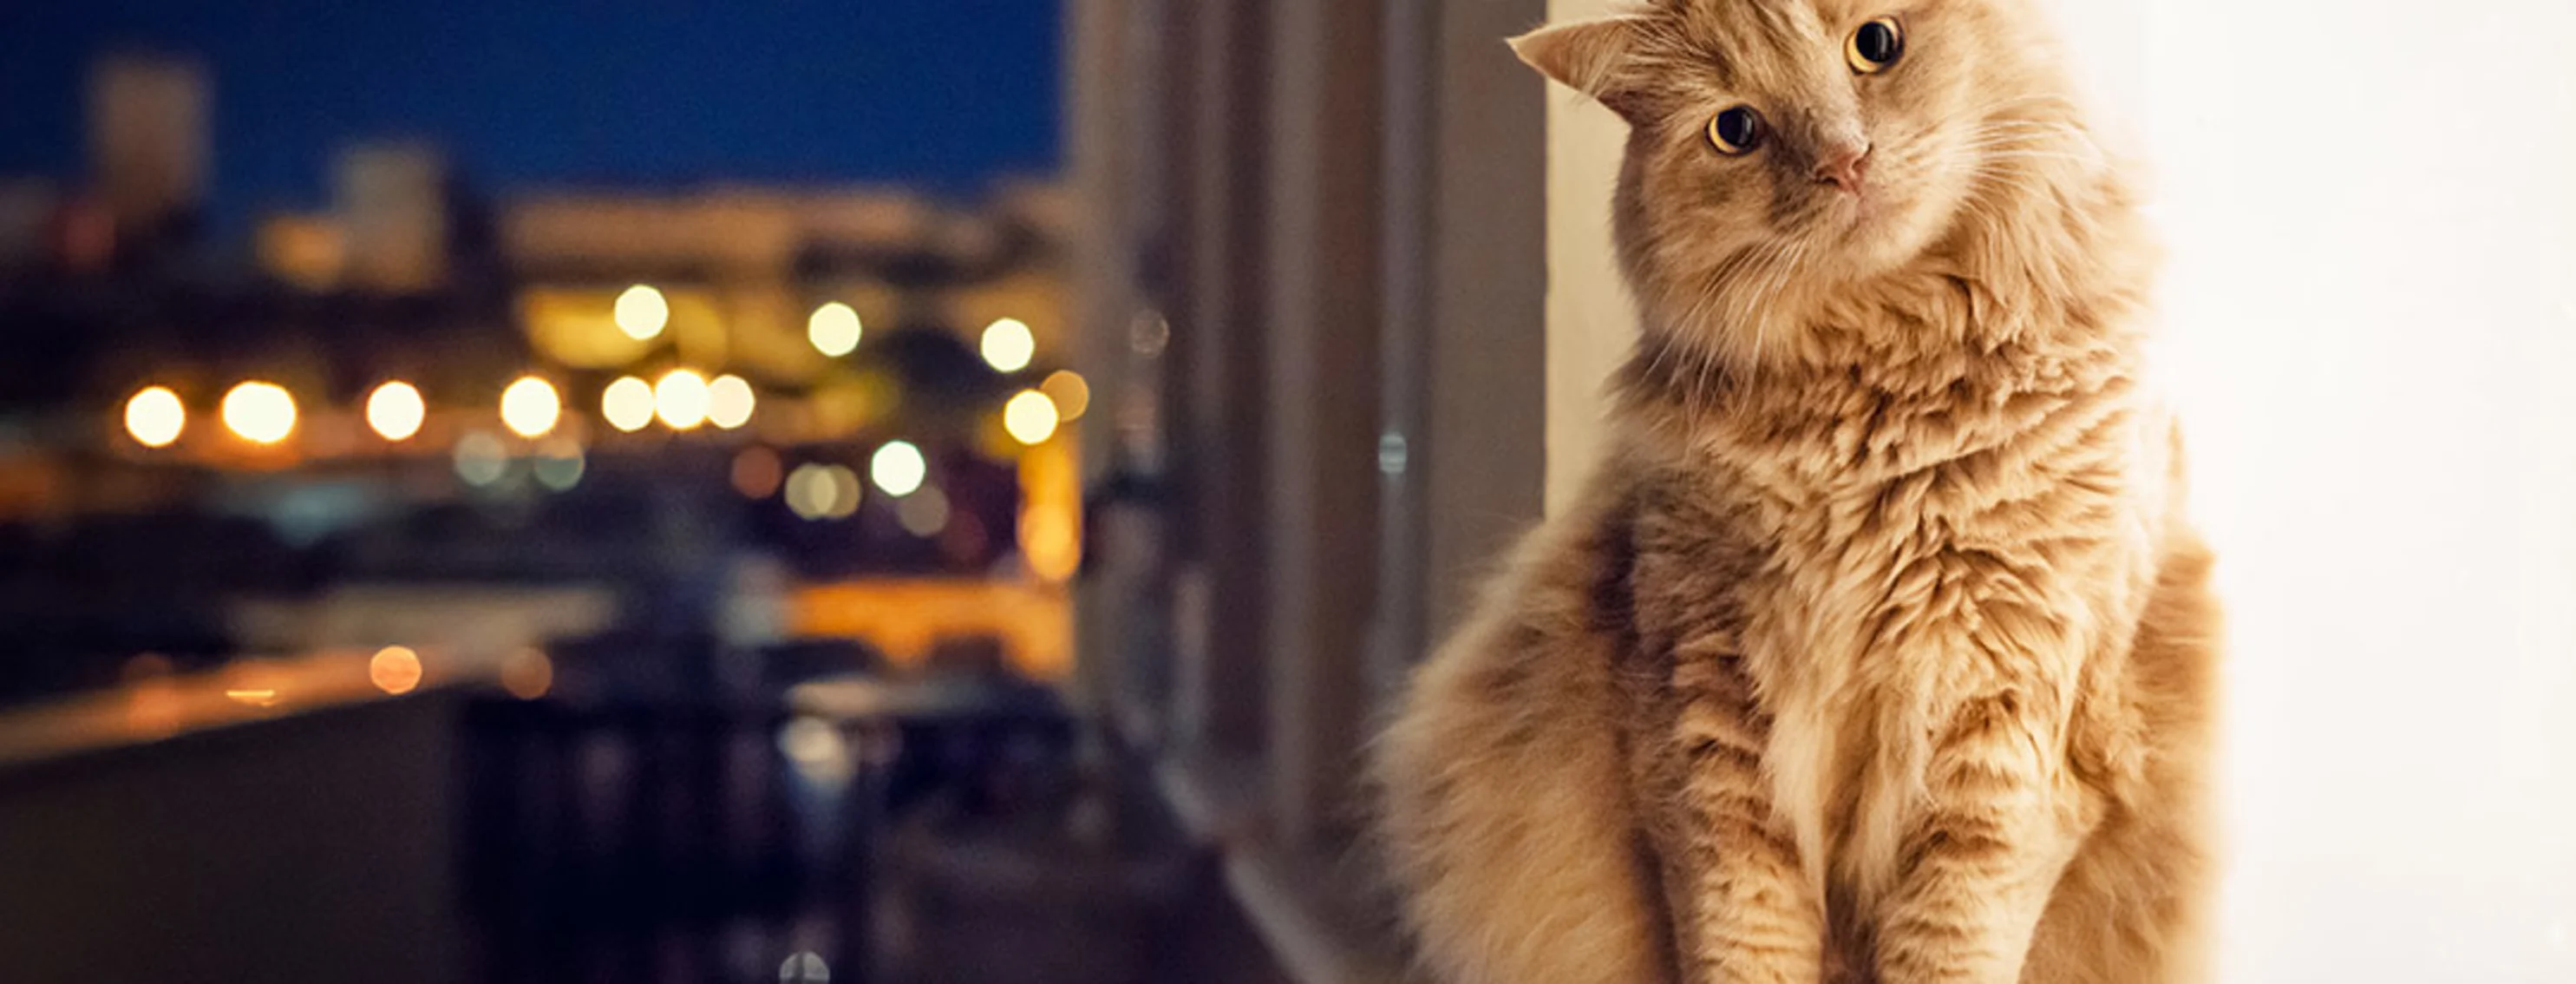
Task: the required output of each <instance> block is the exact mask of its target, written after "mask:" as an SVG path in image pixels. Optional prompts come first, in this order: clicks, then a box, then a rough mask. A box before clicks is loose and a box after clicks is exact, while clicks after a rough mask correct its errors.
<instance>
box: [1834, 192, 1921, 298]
mask: <svg viewBox="0 0 2576 984" xmlns="http://www.w3.org/2000/svg"><path fill="white" fill-rule="evenodd" d="M1922 211H1923V209H1922V207H1921V205H1920V203H1918V202H1911V201H1903V200H1900V199H1898V198H1896V197H1895V196H1889V195H1885V194H1869V195H1859V196H1853V197H1849V198H1845V199H1843V200H1842V201H1841V202H1840V203H1838V204H1836V205H1835V207H1834V208H1833V209H1832V210H1830V211H1829V212H1828V213H1827V218H1826V221H1825V226H1826V229H1825V230H1821V231H1824V232H1825V234H1826V235H1827V236H1829V237H1830V241H1831V242H1832V243H1833V245H1834V249H1833V251H1832V252H1833V255H1834V256H1835V257H1836V258H1837V259H1838V260H1839V261H1840V265H1841V266H1842V267H1843V269H1842V270H1841V271H1840V272H1841V273H1842V274H1843V276H1844V277H1845V278H1846V279H1850V280H1861V279H1867V278H1870V277H1875V276H1878V275H1880V274H1884V273H1889V272H1892V271H1894V270H1896V269H1898V268H1899V267H1903V266H1904V265H1906V264H1907V263H1910V262H1912V261H1913V260H1914V258H1915V257H1918V256H1921V255H1923V251H1924V250H1925V249H1927V248H1929V247H1930V245H1931V243H1930V240H1931V237H1930V236H1929V235H1927V234H1926V233H1925V227H1926V225H1927V223H1926V222H1925V221H1924V220H1923V216H1922V214H1921V213H1922Z"/></svg>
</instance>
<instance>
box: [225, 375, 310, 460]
mask: <svg viewBox="0 0 2576 984" xmlns="http://www.w3.org/2000/svg"><path fill="white" fill-rule="evenodd" d="M223 417H224V426H225V427H228V428H231V429H232V432H233V433H234V434H237V435H240V437H241V439H242V440H245V441H249V442H251V443H253V444H275V443H277V442H279V441H283V440H286V435H288V434H292V433H295V397H293V396H292V395H289V394H288V393H287V392H286V387H283V386H279V385H277V384H276V383H264V382H257V381H253V382H247V383H243V384H241V385H238V386H235V387H233V388H232V391H231V392H228V393H225V394H224V405H223Z"/></svg>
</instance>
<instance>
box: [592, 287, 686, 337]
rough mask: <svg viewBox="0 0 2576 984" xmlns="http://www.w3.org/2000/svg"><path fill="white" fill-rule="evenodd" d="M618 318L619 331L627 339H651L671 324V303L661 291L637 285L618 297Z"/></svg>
mask: <svg viewBox="0 0 2576 984" xmlns="http://www.w3.org/2000/svg"><path fill="white" fill-rule="evenodd" d="M592 310H594V311H595V310H598V309H597V308H592ZM616 316H617V330H619V331H622V332H625V333H626V337H628V338H634V339H646V338H651V337H653V336H655V335H659V334H661V333H662V326H663V325H667V324H670V323H671V302H670V301H668V300H666V299H664V298H663V297H662V292H661V291H658V290H655V289H653V288H652V287H649V286H646V285H644V284H636V285H635V286H633V287H629V288H626V292H625V293H622V294H619V295H617V309H616Z"/></svg>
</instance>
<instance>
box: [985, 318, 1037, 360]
mask: <svg viewBox="0 0 2576 984" xmlns="http://www.w3.org/2000/svg"><path fill="white" fill-rule="evenodd" d="M983 352H984V361H985V362H988V363H991V364H992V366H993V368H995V369H998V370H1001V371H1003V372H1018V371H1020V370H1022V369H1026V368H1028V367H1029V359H1031V358H1033V357H1035V356H1036V355H1037V352H1038V341H1037V338H1036V337H1035V336H1033V335H1030V334H1029V326H1028V323H1027V322H1025V321H1021V320H1020V319H1018V318H1002V319H999V320H996V321H994V322H993V323H992V324H989V325H985V326H984V344H983Z"/></svg>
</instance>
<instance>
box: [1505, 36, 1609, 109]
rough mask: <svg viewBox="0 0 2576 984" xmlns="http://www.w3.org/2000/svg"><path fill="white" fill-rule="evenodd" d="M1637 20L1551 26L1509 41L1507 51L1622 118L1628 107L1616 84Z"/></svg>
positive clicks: (1540, 72)
mask: <svg viewBox="0 0 2576 984" xmlns="http://www.w3.org/2000/svg"><path fill="white" fill-rule="evenodd" d="M1640 24H1641V22H1640V20H1639V19H1638V18H1636V17H1626V16H1613V17H1602V18H1596V19H1593V20H1582V21H1575V22H1572V23H1568V24H1550V25H1548V26H1546V27H1542V28H1539V29H1538V30H1535V31H1531V32H1529V33H1528V34H1524V35H1521V36H1520V37H1516V38H1513V39H1512V40H1511V45H1512V53H1513V54H1516V55H1519V56H1521V61H1523V62H1527V63H1528V64H1529V67H1531V68H1535V69H1538V71H1539V74H1541V75H1545V76H1547V77H1548V78H1551V79H1555V80H1556V81H1558V82H1560V83H1562V84H1564V85H1565V86H1566V87H1567V88H1570V89H1573V90H1575V91H1577V92H1580V93H1583V94H1584V95H1587V96H1590V97H1592V98H1594V99H1596V100H1599V101H1600V102H1601V104H1602V105H1604V106H1608V107H1610V108H1611V109H1612V110H1614V111H1617V112H1618V113H1620V114H1621V115H1623V116H1624V115H1627V114H1628V112H1629V111H1630V109H1631V106H1630V105H1629V103H1630V102H1631V101H1632V100H1630V99H1629V98H1628V93H1627V92H1626V90H1625V87H1624V85H1623V84H1622V83H1621V81H1620V75H1621V72H1620V70H1621V69H1622V68H1624V67H1626V65H1627V62H1628V59H1629V56H1630V53H1631V51H1632V50H1633V48H1634V46H1635V45H1636V43H1637V32H1638V31H1639V30H1640Z"/></svg>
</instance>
